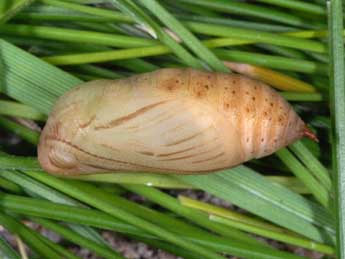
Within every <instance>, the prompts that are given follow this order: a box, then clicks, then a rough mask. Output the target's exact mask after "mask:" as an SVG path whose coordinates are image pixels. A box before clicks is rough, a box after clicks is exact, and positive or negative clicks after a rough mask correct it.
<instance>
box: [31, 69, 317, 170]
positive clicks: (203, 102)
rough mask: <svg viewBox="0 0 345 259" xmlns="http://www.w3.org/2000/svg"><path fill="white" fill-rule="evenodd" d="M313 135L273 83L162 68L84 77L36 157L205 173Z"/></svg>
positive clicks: (85, 165)
mask: <svg viewBox="0 0 345 259" xmlns="http://www.w3.org/2000/svg"><path fill="white" fill-rule="evenodd" d="M303 136H309V137H313V135H312V133H311V132H310V131H309V130H308V129H307V127H306V125H305V124H304V122H303V121H302V120H301V119H300V118H299V117H298V115H297V114H296V113H295V111H294V110H293V109H292V107H291V106H290V105H289V104H288V103H287V102H286V101H285V100H284V99H283V98H282V97H281V96H279V94H278V93H277V92H275V91H274V90H273V89H272V88H270V87H268V86H266V85H265V84H263V83H261V82H259V81H255V80H252V79H249V78H247V77H244V76H240V75H235V74H224V73H211V72H203V71H198V70H194V69H161V70H157V71H155V72H151V73H145V74H141V75H136V76H131V77H129V78H127V79H120V80H97V81H92V82H88V83H85V84H82V85H80V86H77V87H75V88H74V89H72V90H71V91H69V92H67V93H66V94H65V95H63V96H62V97H61V98H60V99H59V100H58V101H57V103H56V104H55V107H54V109H53V111H52V113H51V114H50V116H49V119H48V121H47V124H46V126H45V128H44V130H43V132H42V135H41V138H40V143H39V146H38V158H39V161H40V163H41V166H42V167H43V169H45V170H46V171H47V172H50V173H54V174H64V175H72V174H81V173H97V172H103V173H104V172H114V171H144V172H157V173H176V174H198V173H199V174H200V173H207V172H212V171H216V170H219V169H223V168H230V167H233V166H236V165H238V164H241V163H243V162H245V161H248V160H250V159H252V158H260V157H263V156H267V155H269V154H272V153H273V152H275V151H276V150H278V149H280V148H282V147H284V146H286V145H288V144H290V143H292V142H294V141H295V140H297V139H299V138H301V137H303Z"/></svg>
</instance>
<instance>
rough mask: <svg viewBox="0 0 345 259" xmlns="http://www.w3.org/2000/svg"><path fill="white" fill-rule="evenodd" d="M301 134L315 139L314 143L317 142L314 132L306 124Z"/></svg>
mask: <svg viewBox="0 0 345 259" xmlns="http://www.w3.org/2000/svg"><path fill="white" fill-rule="evenodd" d="M303 136H304V137H307V138H309V139H311V140H313V141H315V142H316V143H319V139H318V138H317V136H316V134H315V133H314V132H312V131H311V129H309V128H308V126H305V127H304V130H303Z"/></svg>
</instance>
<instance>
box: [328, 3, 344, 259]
mask: <svg viewBox="0 0 345 259" xmlns="http://www.w3.org/2000/svg"><path fill="white" fill-rule="evenodd" d="M342 2H343V1H341V0H333V1H327V4H328V24H329V31H330V37H329V47H330V50H329V57H330V62H331V65H330V70H331V71H330V75H331V88H330V97H331V102H330V104H331V118H332V131H331V132H332V133H331V137H332V140H331V141H332V162H333V171H334V179H333V183H334V189H335V190H334V192H335V206H334V207H335V208H334V213H335V218H336V230H337V256H338V258H345V220H344V215H345V197H344V195H345V118H344V114H345V102H344V100H345V74H344V71H345V63H344V58H345V53H344V52H345V50H344V38H343V36H342V31H343V26H344V24H343V6H342Z"/></svg>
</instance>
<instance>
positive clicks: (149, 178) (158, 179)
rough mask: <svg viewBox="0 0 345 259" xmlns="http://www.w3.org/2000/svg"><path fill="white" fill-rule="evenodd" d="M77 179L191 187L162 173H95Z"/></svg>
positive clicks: (175, 187) (168, 186)
mask: <svg viewBox="0 0 345 259" xmlns="http://www.w3.org/2000/svg"><path fill="white" fill-rule="evenodd" d="M76 179H77V180H84V181H92V182H107V183H119V184H120V183H123V184H142V185H147V186H154V187H159V188H171V189H187V188H192V186H191V185H189V184H186V183H184V182H183V181H180V180H178V179H176V178H172V177H170V176H168V175H164V174H149V173H144V174H143V173H130V174H128V173H126V172H123V173H121V172H116V173H104V174H97V175H92V174H90V175H80V176H77V177H76Z"/></svg>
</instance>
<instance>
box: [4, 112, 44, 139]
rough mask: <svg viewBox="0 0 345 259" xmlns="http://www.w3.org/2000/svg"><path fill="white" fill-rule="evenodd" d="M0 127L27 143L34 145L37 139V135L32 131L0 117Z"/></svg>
mask: <svg viewBox="0 0 345 259" xmlns="http://www.w3.org/2000/svg"><path fill="white" fill-rule="evenodd" d="M0 127H2V128H4V129H6V130H8V131H12V132H14V133H15V134H16V135H18V136H19V137H21V138H22V139H24V140H26V141H27V142H29V143H31V144H34V145H36V144H37V142H38V139H39V133H38V132H36V131H32V130H30V129H28V128H27V127H25V126H23V125H20V124H18V123H16V122H14V121H12V120H10V119H7V118H5V117H2V116H0Z"/></svg>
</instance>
